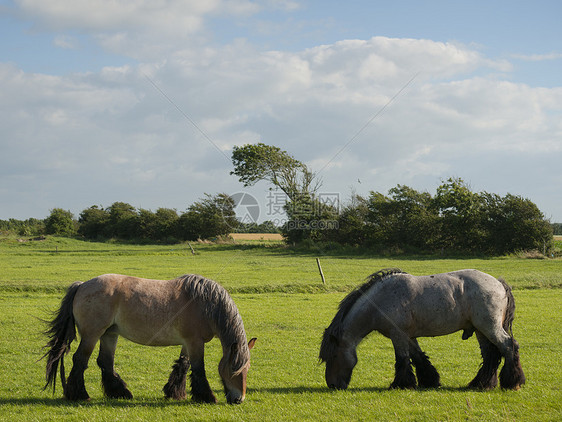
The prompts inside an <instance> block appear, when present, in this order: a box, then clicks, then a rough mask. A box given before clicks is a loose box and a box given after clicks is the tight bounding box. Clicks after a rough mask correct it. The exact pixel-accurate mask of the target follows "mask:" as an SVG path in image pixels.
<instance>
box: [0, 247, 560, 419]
mask: <svg viewBox="0 0 562 422" xmlns="http://www.w3.org/2000/svg"><path fill="white" fill-rule="evenodd" d="M193 246H194V247H195V249H196V255H192V254H191V252H190V251H189V249H188V248H186V247H185V246H182V245H174V246H169V245H168V246H153V245H150V246H136V245H118V244H97V243H85V242H78V241H73V240H68V239H57V238H52V239H48V240H46V241H44V242H27V243H18V242H16V241H15V240H14V239H3V240H0V268H1V269H2V271H1V272H0V361H1V362H2V367H1V368H2V369H1V370H0V419H1V420H9V419H15V418H17V420H61V419H62V420H92V421H105V420H111V421H113V420H117V419H122V420H180V419H182V420H184V419H187V420H244V421H246V420H249V421H251V420H260V421H269V420H275V421H278V420H318V419H329V420H333V419H337V420H350V421H351V420H353V421H359V420H427V421H430V420H431V421H433V420H553V421H554V420H560V419H561V418H562V404H561V399H562V392H561V388H560V381H559V380H560V378H561V375H562V371H561V370H560V367H559V366H560V362H561V361H562V344H561V342H560V339H559V335H560V326H561V325H562V310H561V307H560V304H561V303H562V289H559V288H556V287H560V286H561V285H562V261H561V260H540V261H539V260H528V259H526V260H524V259H517V258H497V259H467V260H463V259H428V258H415V257H413V258H408V259H397V258H380V257H371V256H363V255H358V254H356V255H347V256H341V255H335V254H330V253H329V252H324V253H322V251H318V254H303V253H296V252H294V251H291V250H287V249H285V248H281V247H278V246H275V245H271V244H269V243H268V244H267V246H264V245H263V244H255V243H246V244H242V245H199V244H196V245H193ZM57 249H58V252H57ZM317 256H318V257H320V259H321V263H322V267H323V270H324V273H325V275H326V279H327V285H326V286H323V285H322V284H321V281H320V277H319V275H318V269H317V267H316V261H315V258H316V257H317ZM390 266H392V267H400V268H402V269H404V270H406V271H408V272H411V273H414V274H423V273H435V272H439V271H445V270H453V269H460V268H468V267H472V268H478V269H481V270H483V271H486V272H489V273H491V274H493V275H496V276H503V277H504V278H506V280H508V282H509V283H510V284H511V285H513V286H514V295H515V299H516V303H517V310H516V318H515V323H514V334H515V336H516V339H517V340H518V341H519V343H520V345H521V360H522V364H523V367H524V369H525V372H526V375H527V380H528V381H527V384H526V385H525V386H524V387H523V389H522V390H521V391H518V392H512V391H501V390H500V389H496V390H494V391H492V392H472V391H466V390H464V389H463V386H464V385H466V383H467V382H468V381H469V380H470V379H472V377H473V376H474V375H475V373H476V371H477V370H478V365H479V363H480V356H479V350H478V346H477V342H476V340H475V338H474V337H473V338H471V339H469V340H468V341H462V340H461V338H460V333H456V334H453V335H450V336H445V337H439V338H423V339H420V344H421V346H422V348H424V350H425V351H426V352H427V353H428V355H429V356H430V357H431V359H432V362H433V363H434V364H435V366H436V367H437V369H438V370H439V371H440V373H441V377H442V384H443V387H442V388H440V389H438V390H422V391H389V390H387V387H388V385H389V384H390V382H391V381H392V375H393V364H394V354H393V349H392V346H391V344H390V341H389V340H387V339H385V338H384V337H382V336H380V335H378V334H372V335H370V336H369V337H367V339H366V340H365V341H364V342H363V343H362V344H361V345H360V347H359V349H358V356H359V363H358V365H357V367H356V369H355V371H354V375H353V379H352V383H351V385H350V388H349V389H348V390H347V391H338V392H333V391H329V390H328V389H327V388H326V387H325V384H324V379H323V371H324V367H323V365H318V361H317V356H318V347H319V341H320V336H321V334H322V331H323V329H324V328H325V327H326V326H327V325H328V323H329V321H330V320H331V318H332V317H333V315H334V313H335V310H336V307H337V304H338V303H339V301H340V300H341V299H342V298H343V296H344V295H345V293H346V292H347V291H348V290H349V288H351V286H355V285H357V284H359V283H361V281H362V280H363V279H364V277H365V276H367V275H368V274H370V273H371V272H374V271H376V270H378V269H380V268H384V267H390ZM107 272H120V273H126V274H132V275H139V276H144V277H154V278H172V277H175V276H177V275H180V274H183V273H188V272H197V273H201V274H204V275H206V276H208V277H210V278H214V279H216V280H217V281H219V282H221V283H222V284H223V285H224V286H225V287H227V288H228V289H229V290H230V291H231V292H233V294H232V295H233V298H234V300H235V302H236V303H237V305H238V307H239V309H240V312H241V314H242V316H243V318H244V323H245V326H246V331H247V332H248V334H249V336H256V337H258V343H257V345H256V348H255V349H254V350H253V351H252V368H251V370H250V374H249V380H248V385H249V391H248V396H247V400H246V402H245V403H244V404H242V405H240V406H228V405H227V404H226V401H225V399H224V395H223V394H222V386H221V382H220V379H219V377H218V373H217V365H218V361H219V358H220V347H219V343H218V341H217V340H213V341H212V342H211V343H210V344H209V345H208V348H207V354H206V361H207V375H208V377H209V381H210V383H211V387H212V388H213V389H214V390H215V393H216V394H217V397H218V398H219V404H218V405H195V404H191V403H190V402H189V400H188V401H185V402H173V401H168V400H165V399H164V398H163V394H162V392H161V388H162V386H163V385H164V384H165V382H166V380H167V377H168V374H169V372H170V370H171V365H172V363H173V361H174V359H176V358H177V355H178V353H179V348H178V347H170V348H149V347H146V346H139V345H136V344H133V343H131V342H129V341H127V340H124V339H121V340H120V343H119V346H118V349H117V355H116V366H117V368H118V371H119V372H120V374H121V376H122V377H123V378H124V379H125V380H126V381H127V383H128V384H129V387H130V389H131V391H132V392H133V395H134V396H135V398H134V399H133V400H132V401H121V400H106V399H104V398H103V395H102V391H101V387H100V373H99V370H98V368H97V366H96V364H95V359H92V360H91V362H90V368H89V369H88V370H87V371H86V387H87V388H88V391H89V393H90V396H91V397H92V400H91V402H89V403H80V404H76V403H68V402H66V401H65V400H62V399H61V390H60V383H59V385H57V392H56V394H55V395H54V396H53V394H52V392H51V391H42V387H43V383H44V361H41V362H37V359H38V358H39V357H40V356H41V346H42V345H43V344H44V343H45V338H44V337H43V336H42V335H41V333H40V331H41V329H42V326H41V324H40V323H39V321H38V320H37V318H38V317H45V311H46V310H47V309H50V310H52V309H54V308H56V307H57V306H58V304H59V303H60V299H61V296H62V292H63V290H64V289H65V288H66V287H67V285H68V284H69V283H70V282H71V281H73V280H77V279H81V280H86V279H88V278H90V277H92V276H95V275H98V274H102V273H107ZM553 287H554V288H553ZM76 346H77V343H74V344H73V351H74V350H75V349H76ZM94 356H95V355H94ZM70 366H71V363H70V360H69V359H67V362H66V367H67V374H68V372H69V370H70Z"/></svg>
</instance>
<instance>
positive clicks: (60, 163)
mask: <svg viewBox="0 0 562 422" xmlns="http://www.w3.org/2000/svg"><path fill="white" fill-rule="evenodd" d="M560 16H562V3H560V2H558V1H535V2H522V1H494V2H490V1H472V2H462V1H396V2H386V1H385V2H380V1H350V2H345V4H344V2H337V1H297V0H294V1H292V0H265V1H248V0H229V1H225V0H209V1H208V2H199V1H193V2H190V1H179V0H161V1H152V2H151V1H148V0H136V1H132V2H131V1H128V2H123V1H113V2H104V1H85V0H74V1H68V0H51V1H49V2H45V1H39V0H19V1H0V87H1V91H0V92H1V94H0V107H1V108H2V110H3V113H2V116H0V127H2V138H0V168H1V170H0V196H1V197H2V198H3V200H2V202H1V203H0V219H7V218H11V217H13V218H28V217H37V218H43V217H45V216H46V215H48V213H49V211H50V209H52V208H55V207H60V208H64V209H69V210H71V211H72V212H74V213H75V215H78V214H79V212H80V211H81V210H83V209H85V208H87V207H89V206H90V205H94V204H98V205H103V206H109V205H111V203H112V202H114V201H125V202H129V203H131V204H132V205H134V206H136V207H143V208H148V209H153V210H155V209H156V208H158V207H169V208H176V209H178V211H183V210H184V209H185V208H186V207H187V206H188V205H189V204H191V203H192V202H193V201H195V200H197V199H199V198H201V197H202V196H203V194H204V193H205V192H208V193H217V192H226V193H231V194H234V193H236V192H240V191H248V192H250V193H251V194H252V195H254V196H255V197H256V198H257V199H258V200H259V201H260V202H261V205H262V210H263V212H262V215H261V217H260V219H268V218H271V217H272V216H268V215H267V212H266V210H267V208H268V207H267V204H266V202H267V201H268V199H267V195H268V193H267V192H268V186H267V185H266V184H263V183H262V184H258V185H257V186H255V187H253V188H251V189H245V188H243V187H242V186H241V185H240V183H238V181H237V180H236V179H235V178H234V177H233V176H229V172H230V170H231V164H230V163H229V160H228V159H227V158H228V157H229V156H230V152H231V150H232V147H233V146H234V145H242V144H245V143H254V142H258V141H262V142H265V143H268V144H273V145H277V146H279V147H281V148H283V149H285V150H287V151H288V152H290V153H292V154H293V155H294V156H295V157H296V158H298V159H301V160H302V161H305V162H306V163H307V164H308V165H309V166H310V167H311V168H312V169H313V170H316V171H319V170H320V169H322V172H321V176H322V179H323V185H322V189H324V190H325V191H326V192H335V193H338V194H339V195H340V197H341V198H342V201H344V200H346V199H347V198H349V197H350V195H351V192H356V193H358V194H362V195H366V194H368V192H369V191H371V190H375V191H379V192H383V193H386V191H387V190H388V189H390V188H392V187H394V186H396V185H397V184H404V185H409V186H412V187H414V188H416V189H418V190H427V191H429V192H430V193H434V191H435V188H436V186H438V185H439V184H440V183H441V182H442V181H443V180H446V179H447V178H448V177H461V178H463V179H464V180H465V181H466V182H467V183H468V184H469V185H470V186H471V187H472V189H473V190H474V191H488V192H494V193H498V194H502V195H503V194H505V193H507V192H509V193H512V194H516V195H521V196H523V197H527V198H529V199H531V200H532V201H533V202H535V203H536V204H537V205H539V208H540V209H541V210H542V211H543V212H544V213H545V215H546V217H547V218H551V219H552V220H553V221H562V195H561V194H560V192H562V170H561V169H562V166H560V161H561V159H562V123H561V122H562V118H561V117H562V116H561V114H562V86H561V85H562V84H561V77H560V75H561V74H562V72H561V71H562V45H561V42H560V40H561V39H562V33H561V32H562V29H561V27H560V24H559V20H560ZM415 75H417V76H415ZM414 76H415V77H414ZM413 77H414V79H413V81H412V82H411V83H410V84H408V81H410V80H411V79H412V78H413ZM406 85H407V86H406ZM155 86H156V87H157V88H158V89H155ZM403 88H404V89H403ZM402 89H403V90H402ZM398 92H400V94H399V95H398V96H397V97H395V98H394V95H396V94H397V93H398ZM163 94H165V96H166V97H167V98H166V97H165V96H164V95H163ZM393 98H394V99H393ZM391 99H392V100H391ZM170 101H171V102H170ZM382 109H384V111H383V112H382V113H380V115H379V114H378V113H379V111H380V110H382ZM375 115H377V117H376V118H375V119H374V120H372V121H371V120H370V119H372V118H373V116H375ZM186 116H189V118H190V119H192V120H193V121H194V122H196V124H197V126H198V128H199V129H201V131H203V133H204V135H202V133H201V132H200V131H199V130H198V129H197V128H194V127H193V125H191V123H190V122H189V121H188V120H187V119H186ZM369 121H371V123H370V124H369V125H367V127H366V128H365V130H364V131H362V132H361V133H360V134H359V136H357V138H355V139H353V141H352V142H350V143H349V145H348V147H346V148H345V149H344V150H343V152H342V153H341V154H338V151H340V149H341V147H342V146H343V145H346V143H348V142H349V141H350V140H351V139H352V137H353V136H354V135H355V134H356V133H357V131H358V130H359V129H360V128H361V127H363V126H364V125H365V123H366V122H369ZM213 144H214V145H213ZM217 149H219V150H220V152H219V151H217Z"/></svg>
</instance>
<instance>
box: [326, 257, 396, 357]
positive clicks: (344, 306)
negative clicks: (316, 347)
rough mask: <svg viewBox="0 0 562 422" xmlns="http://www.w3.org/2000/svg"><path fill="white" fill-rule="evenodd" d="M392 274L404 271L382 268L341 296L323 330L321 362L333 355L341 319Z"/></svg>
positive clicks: (339, 336)
mask: <svg viewBox="0 0 562 422" xmlns="http://www.w3.org/2000/svg"><path fill="white" fill-rule="evenodd" d="M394 274H406V273H405V272H404V271H402V270H400V269H399V268H386V269H382V270H380V271H377V272H375V273H373V274H371V275H370V276H368V277H367V281H366V282H365V283H363V284H362V285H361V286H359V287H357V288H355V289H354V290H353V291H352V292H351V293H349V294H348V295H347V296H346V297H344V298H343V300H342V301H341V302H340V304H339V306H338V312H337V313H336V315H335V316H334V319H333V320H332V322H331V324H330V326H329V327H328V328H326V329H325V330H324V335H323V337H322V344H321V346H320V355H319V359H320V361H321V362H326V361H327V360H328V358H329V357H331V356H333V355H334V353H335V349H336V347H337V343H338V341H339V340H340V339H341V337H342V334H343V321H344V319H345V317H346V316H347V314H348V313H349V311H350V310H351V308H353V306H354V305H355V303H356V302H357V301H358V300H359V298H361V297H362V296H363V295H364V294H365V293H366V292H367V291H368V290H369V289H370V288H371V287H373V286H374V285H375V284H377V283H380V282H381V281H382V280H385V279H387V278H388V277H390V276H391V275H394Z"/></svg>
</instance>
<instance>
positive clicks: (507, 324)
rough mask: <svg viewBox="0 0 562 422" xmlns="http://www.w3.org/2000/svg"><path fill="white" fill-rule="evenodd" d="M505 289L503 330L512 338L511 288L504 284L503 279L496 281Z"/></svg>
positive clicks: (513, 315) (513, 311)
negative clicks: (505, 301)
mask: <svg viewBox="0 0 562 422" xmlns="http://www.w3.org/2000/svg"><path fill="white" fill-rule="evenodd" d="M498 280H499V282H500V283H501V284H502V286H503V288H504V289H505V294H506V295H507V307H506V309H505V316H504V319H503V329H504V330H505V331H506V332H507V333H508V334H509V335H510V337H511V338H513V329H512V324H513V320H514V318H515V298H514V297H513V293H512V292H511V287H509V285H508V284H507V283H506V282H505V280H504V279H503V278H499V279H498Z"/></svg>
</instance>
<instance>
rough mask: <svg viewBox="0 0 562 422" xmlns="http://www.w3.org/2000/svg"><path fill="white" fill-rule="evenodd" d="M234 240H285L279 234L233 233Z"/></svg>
mask: <svg viewBox="0 0 562 422" xmlns="http://www.w3.org/2000/svg"><path fill="white" fill-rule="evenodd" d="M230 236H231V237H232V238H233V239H234V240H283V236H281V234H279V233H231V234H230Z"/></svg>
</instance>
